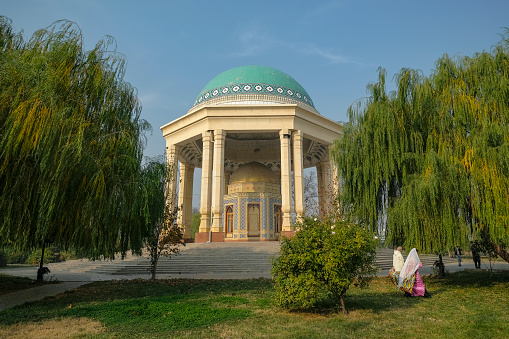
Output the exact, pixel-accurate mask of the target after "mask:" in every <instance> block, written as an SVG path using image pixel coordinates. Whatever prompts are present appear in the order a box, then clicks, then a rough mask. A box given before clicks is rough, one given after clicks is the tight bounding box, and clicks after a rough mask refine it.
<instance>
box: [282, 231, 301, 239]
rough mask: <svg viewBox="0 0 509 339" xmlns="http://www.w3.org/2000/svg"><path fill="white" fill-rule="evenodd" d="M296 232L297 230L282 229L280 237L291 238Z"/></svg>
mask: <svg viewBox="0 0 509 339" xmlns="http://www.w3.org/2000/svg"><path fill="white" fill-rule="evenodd" d="M296 233H297V231H282V232H281V238H282V237H287V238H292V237H294V236H295V234H296Z"/></svg>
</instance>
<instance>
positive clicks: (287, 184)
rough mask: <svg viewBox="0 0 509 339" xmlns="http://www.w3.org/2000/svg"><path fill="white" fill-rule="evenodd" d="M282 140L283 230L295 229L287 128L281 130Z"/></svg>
mask: <svg viewBox="0 0 509 339" xmlns="http://www.w3.org/2000/svg"><path fill="white" fill-rule="evenodd" d="M279 140H280V142H281V197H282V206H281V212H283V225H282V230H283V232H284V231H293V229H292V225H291V223H292V203H291V199H292V192H291V190H292V183H291V178H292V176H291V174H290V170H291V160H292V159H291V154H290V131H289V130H287V129H284V130H281V131H279Z"/></svg>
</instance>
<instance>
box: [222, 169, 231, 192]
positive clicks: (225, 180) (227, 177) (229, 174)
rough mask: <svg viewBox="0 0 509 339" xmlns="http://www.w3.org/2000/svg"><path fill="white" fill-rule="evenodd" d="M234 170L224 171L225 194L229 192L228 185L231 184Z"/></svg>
mask: <svg viewBox="0 0 509 339" xmlns="http://www.w3.org/2000/svg"><path fill="white" fill-rule="evenodd" d="M231 175H232V172H228V171H225V172H224V194H228V185H229V184H230V176H231Z"/></svg>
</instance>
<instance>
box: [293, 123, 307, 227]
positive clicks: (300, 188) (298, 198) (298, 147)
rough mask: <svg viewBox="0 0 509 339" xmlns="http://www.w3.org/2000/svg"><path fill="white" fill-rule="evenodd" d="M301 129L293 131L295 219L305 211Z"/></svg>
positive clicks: (300, 218) (301, 217)
mask: <svg viewBox="0 0 509 339" xmlns="http://www.w3.org/2000/svg"><path fill="white" fill-rule="evenodd" d="M303 141H304V138H303V135H302V131H295V132H294V133H293V177H294V181H295V182H294V189H295V213H296V214H297V221H302V220H303V218H304V213H305V206H304V154H303Z"/></svg>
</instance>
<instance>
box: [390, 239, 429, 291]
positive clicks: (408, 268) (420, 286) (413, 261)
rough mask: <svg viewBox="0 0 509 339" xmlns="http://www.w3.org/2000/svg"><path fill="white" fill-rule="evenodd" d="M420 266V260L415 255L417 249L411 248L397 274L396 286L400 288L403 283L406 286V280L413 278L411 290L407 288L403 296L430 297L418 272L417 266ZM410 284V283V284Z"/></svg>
mask: <svg viewBox="0 0 509 339" xmlns="http://www.w3.org/2000/svg"><path fill="white" fill-rule="evenodd" d="M421 267H422V263H421V260H420V259H419V256H418V255H417V250H416V249H415V248H412V250H411V251H410V253H408V257H407V258H406V261H405V265H403V268H402V269H401V272H400V274H399V284H398V286H399V287H400V288H402V287H403V286H404V285H405V286H408V283H407V282H408V281H411V280H413V279H414V277H415V280H414V282H413V286H412V287H411V288H412V290H411V292H410V293H409V292H408V290H407V291H406V292H405V296H407V297H410V296H412V297H425V298H430V297H431V295H430V294H429V293H428V291H426V286H425V285H424V282H423V281H422V278H421V275H420V274H419V268H421ZM410 286H411V285H410Z"/></svg>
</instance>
